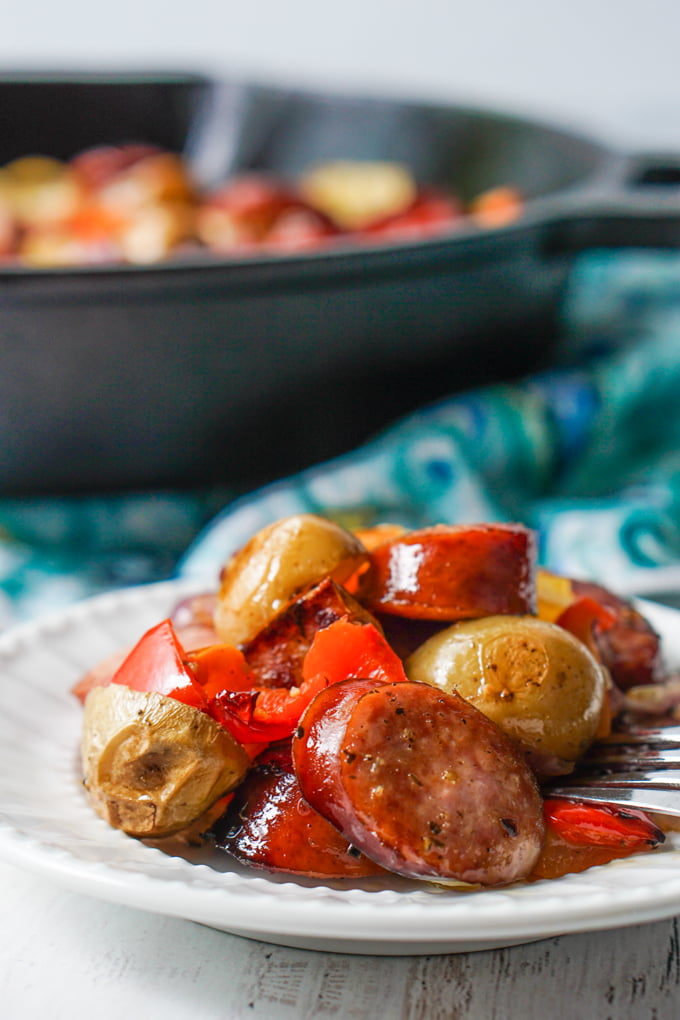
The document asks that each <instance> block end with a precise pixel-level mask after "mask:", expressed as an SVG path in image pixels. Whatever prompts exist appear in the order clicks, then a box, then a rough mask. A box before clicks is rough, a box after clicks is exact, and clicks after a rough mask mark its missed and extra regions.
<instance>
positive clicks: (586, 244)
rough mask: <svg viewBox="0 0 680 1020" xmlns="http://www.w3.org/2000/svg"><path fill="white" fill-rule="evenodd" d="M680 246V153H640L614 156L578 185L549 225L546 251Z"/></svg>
mask: <svg viewBox="0 0 680 1020" xmlns="http://www.w3.org/2000/svg"><path fill="white" fill-rule="evenodd" d="M676 247H680V154H678V153H674V154H672V155H666V154H663V153H658V154H656V153H649V154H645V153H640V154H634V155H632V156H624V157H618V158H615V159H614V160H612V161H611V162H610V163H609V164H608V165H607V167H606V169H605V170H604V171H603V172H602V174H601V175H599V176H598V178H597V179H596V180H595V181H594V182H591V184H589V185H588V186H586V187H585V188H581V189H575V190H574V191H573V192H572V193H571V194H570V195H569V196H565V202H564V204H563V205H562V206H561V208H560V209H559V210H557V211H556V215H555V217H554V218H553V219H552V221H551V222H549V223H548V224H547V230H546V233H545V235H544V251H545V253H546V254H549V255H571V254H575V253H578V252H582V251H585V250H586V249H588V248H676Z"/></svg>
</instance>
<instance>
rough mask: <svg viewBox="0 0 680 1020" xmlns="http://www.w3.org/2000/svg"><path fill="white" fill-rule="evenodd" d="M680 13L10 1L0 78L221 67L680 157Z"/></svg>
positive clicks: (521, 3)
mask: <svg viewBox="0 0 680 1020" xmlns="http://www.w3.org/2000/svg"><path fill="white" fill-rule="evenodd" d="M679 61H680V3H679V2H678V0H646V2H645V3H640V0H569V2H564V0H560V2H556V0H514V2H512V3H510V2H507V0H468V2H466V3H462V2H461V0H448V2H447V0H408V2H405V0H188V2H187V0H182V2H180V0H115V3H114V2H110V3H97V2H92V0H56V2H55V0H27V2H23V3H22V2H21V0H0V70H2V69H4V70H15V69H25V68H30V69H43V68H49V69H53V68H59V69H62V68H68V69H74V68H75V69H79V70H81V69H82V70H88V69H97V70H106V69H108V68H111V69H114V70H115V69H122V68H132V69H135V70H140V69H141V70H144V69H160V68H163V69H179V70H207V71H209V72H212V73H214V72H217V73H222V74H226V75H228V76H234V75H236V76H246V77H255V78H258V79H261V80H262V79H264V80H274V81H284V82H287V83H297V84H306V83H310V84H316V85H318V84H323V85H331V86H342V87H344V88H346V87H350V88H352V89H358V90H359V91H365V92H371V93H387V94H390V93H392V94H397V95H401V96H419V97H425V98H443V99H445V100H455V101H458V100H460V101H465V102H472V103H473V104H475V105H483V106H494V107H500V108H501V109H503V110H506V111H511V112H518V113H525V114H532V115H538V116H539V117H540V118H541V119H546V118H547V119H552V120H555V121H557V122H559V123H561V124H563V125H565V126H576V127H579V128H581V129H583V130H585V131H587V133H589V134H595V135H597V136H599V137H600V138H602V140H605V141H609V142H612V143H614V144H621V145H622V146H624V147H630V148H640V149H641V148H656V149H661V148H664V149H666V150H669V151H677V150H678V149H679V148H680V70H679Z"/></svg>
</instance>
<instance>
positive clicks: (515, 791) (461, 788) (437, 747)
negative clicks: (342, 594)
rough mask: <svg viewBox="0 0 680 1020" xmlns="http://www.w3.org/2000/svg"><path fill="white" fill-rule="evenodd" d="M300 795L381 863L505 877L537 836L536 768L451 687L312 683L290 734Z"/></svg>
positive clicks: (466, 878)
mask: <svg viewBox="0 0 680 1020" xmlns="http://www.w3.org/2000/svg"><path fill="white" fill-rule="evenodd" d="M293 761H294V764H295V770H296V774H297V777H298V782H299V783H300V788H301V790H302V793H303V795H304V797H305V799H306V800H307V801H308V802H309V803H310V804H311V805H312V807H314V808H315V809H316V810H317V811H318V812H319V813H320V814H322V815H324V817H326V818H327V819H328V820H329V821H330V822H332V823H333V825H335V826H336V827H337V828H338V829H339V831H340V832H341V833H342V834H343V836H344V837H345V838H346V839H347V840H348V841H349V842H351V843H352V844H353V845H354V846H357V847H359V848H360V849H361V850H363V852H364V853H365V854H367V855H368V856H369V857H371V858H372V859H373V860H374V861H376V862H377V863H378V864H380V865H381V866H382V867H385V868H387V869H388V870H390V871H394V872H396V873H398V874H400V875H404V876H407V877H411V878H430V879H435V880H437V879H438V880H447V879H448V880H457V881H461V882H467V883H473V884H482V885H502V884H507V883H509V882H512V881H515V880H517V879H520V878H523V877H525V876H526V875H527V874H528V873H529V872H530V871H531V869H532V868H533V866H534V864H535V863H536V860H537V859H538V856H539V854H540V851H541V847H542V845H543V839H544V820H543V808H542V800H541V796H540V794H539V791H538V788H537V786H536V781H535V779H534V776H533V773H532V772H531V771H530V769H529V767H528V766H527V764H526V763H525V761H524V760H523V758H522V756H521V755H520V753H519V751H518V750H517V749H516V748H515V745H514V744H513V743H512V742H511V740H510V739H509V738H508V737H507V736H506V735H505V734H504V733H502V732H501V731H500V729H499V728H498V727H497V726H496V725H495V724H494V723H492V722H491V721H490V720H489V719H487V718H486V717H485V716H483V715H482V713H481V712H479V711H478V710H477V709H475V708H473V706H472V705H470V704H468V703H467V702H466V701H464V700H463V699H462V698H460V697H459V696H458V695H456V694H447V693H445V692H442V691H438V690H437V689H435V688H433V687H430V686H429V685H427V684H420V683H411V682H406V683H398V684H384V685H381V686H376V684H375V681H369V680H360V679H359V680H347V681H343V682H341V683H338V684H334V685H332V686H331V687H329V688H327V689H326V690H325V691H323V692H321V694H319V695H317V697H316V698H315V699H314V701H313V702H312V703H311V704H310V705H309V707H308V709H307V711H306V712H305V714H304V715H303V717H302V719H301V720H300V726H299V728H298V730H297V732H296V734H295V736H294V738H293Z"/></svg>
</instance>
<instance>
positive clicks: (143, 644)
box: [111, 620, 205, 708]
mask: <svg viewBox="0 0 680 1020" xmlns="http://www.w3.org/2000/svg"><path fill="white" fill-rule="evenodd" d="M185 660H186V653H185V651H184V649H183V648H182V646H181V644H180V642H179V640H178V638H177V635H176V633H175V629H174V627H173V625H172V623H171V622H170V620H163V621H161V623H158V624H156V626H155V627H152V628H151V629H150V630H148V631H147V632H146V634H144V635H143V637H141V638H140V640H139V641H138V642H137V644H136V645H135V646H134V648H133V649H132V651H131V652H130V653H129V655H128V656H127V658H125V659H124V661H123V662H122V664H121V665H120V666H119V667H118V669H117V670H116V672H115V673H114V675H113V678H112V680H111V683H114V684H123V685H124V686H125V687H129V688H130V689H131V690H133V691H154V692H155V693H157V694H163V695H165V697H167V698H175V700H176V701H182V702H184V704H185V705H191V706H192V707H194V708H204V707H205V699H204V698H203V697H202V693H201V689H200V687H199V686H198V685H197V684H196V683H195V680H194V674H193V672H192V670H191V669H190V668H189V666H188V665H187V663H186V661H185Z"/></svg>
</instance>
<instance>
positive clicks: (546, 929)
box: [0, 583, 680, 955]
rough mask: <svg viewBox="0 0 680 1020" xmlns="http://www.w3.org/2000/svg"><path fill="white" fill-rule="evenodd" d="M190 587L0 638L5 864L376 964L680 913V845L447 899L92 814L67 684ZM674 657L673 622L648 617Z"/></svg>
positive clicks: (652, 610) (0, 823)
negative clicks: (148, 834)
mask: <svg viewBox="0 0 680 1020" xmlns="http://www.w3.org/2000/svg"><path fill="white" fill-rule="evenodd" d="M188 590H189V587H188V586H187V585H186V584H182V585H180V584H176V583H167V584H161V585H153V586H150V587H147V588H136V589H131V590H127V591H123V592H119V593H116V594H113V595H106V596H103V597H99V598H96V599H93V600H91V601H89V602H85V603H81V604H79V605H77V606H73V607H71V608H69V609H67V610H65V611H64V612H62V613H60V614H58V615H56V616H52V617H50V618H47V619H45V620H43V621H40V622H38V623H35V624H28V625H24V626H22V627H19V628H16V629H15V630H13V631H12V632H10V633H7V634H5V635H4V636H2V637H0V856H2V857H3V858H4V859H6V860H7V861H9V862H11V863H14V864H17V865H19V866H21V867H23V868H28V869H30V870H33V871H35V872H39V873H41V874H42V875H45V876H48V877H51V878H53V879H54V880H55V881H58V882H61V883H63V884H64V885H66V886H68V887H70V888H71V889H75V890H78V891H80V892H83V893H89V894H91V895H93V896H97V897H99V898H101V899H104V900H109V901H111V902H114V903H119V904H125V905H128V906H131V907H137V908H140V909H143V910H150V911H155V912H157V913H161V914H169V915H173V916H176V917H181V918H186V919H188V920H192V921H197V922H200V923H202V924H206V925H210V926H212V927H214V928H219V929H222V930H224V931H228V932H232V933H234V934H238V935H245V936H248V937H251V938H255V939H260V940H263V941H266V942H274V943H278V944H281V945H289V946H297V947H302V948H307V949H323V950H332V951H336V952H350V953H369V954H383V955H401V954H430V953H449V952H466V951H470V950H478V949H490V948H497V947H500V946H509V945H514V944H517V943H521V942H529V941H532V940H536V939H540V938H544V937H548V936H554V935H558V934H562V933H566V932H575V931H590V930H595V929H602V928H614V927H617V926H621V925H627V924H634V923H639V922H644V921H652V920H658V919H660V918H664V917H670V916H673V915H674V914H676V913H678V912H680V837H678V836H671V837H670V838H669V839H668V840H667V842H666V844H665V845H664V847H663V848H661V849H660V850H657V851H655V852H654V853H649V854H644V855H640V856H636V857H633V858H628V859H627V860H624V861H616V862H612V863H611V864H608V865H606V866H605V867H600V868H592V869H590V870H589V871H587V872H584V873H583V874H580V875H569V876H567V877H565V878H562V879H558V880H556V881H551V882H538V883H536V884H533V885H526V886H524V885H519V886H516V887H513V888H510V889H503V890H490V891H484V892H454V891H451V890H442V889H438V888H436V887H434V886H432V885H427V884H418V883H407V882H401V881H399V880H395V882H394V883H393V884H390V885H389V887H386V886H384V885H380V884H379V883H377V882H376V881H366V882H364V883H361V884H358V885H352V886H347V885H345V884H343V883H340V882H335V883H331V884H326V885H324V884H321V883H319V882H316V881H299V880H292V879H284V878H281V877H276V876H270V875H267V874H266V873H265V872H257V871H255V870H249V869H247V868H245V867H240V866H238V865H236V864H232V863H231V862H230V860H229V859H228V858H227V857H226V855H218V854H217V853H213V852H212V851H211V852H210V853H207V854H206V852H205V851H202V852H198V853H197V854H196V856H195V857H194V858H193V859H191V858H190V857H189V858H185V857H182V856H172V855H170V854H168V853H165V852H162V851H161V850H158V849H156V848H152V847H149V846H146V845H144V844H143V843H141V842H139V841H138V840H135V839H130V838H129V837H127V836H124V835H123V834H122V833H120V832H117V831H115V830H113V829H111V828H109V826H108V825H106V823H105V822H103V821H101V820H100V819H99V818H98V817H96V816H95V814H94V812H93V811H92V810H91V809H90V807H89V806H88V804H87V802H86V799H85V796H84V791H83V788H82V785H81V782H80V774H79V766H78V751H77V748H78V742H79V730H80V715H81V709H80V706H79V705H78V703H77V702H76V700H75V698H73V696H72V695H70V694H69V688H70V686H71V684H72V683H73V682H74V681H75V680H76V679H77V677H78V676H79V675H80V674H81V673H82V672H83V671H84V670H85V669H86V668H88V667H89V666H90V665H92V664H93V663H95V662H96V661H97V660H98V659H100V658H102V657H103V656H104V655H107V654H108V653H110V652H113V651H115V650H117V649H118V648H120V647H121V646H123V645H126V644H129V643H131V642H133V641H135V640H136V639H137V638H138V637H139V636H140V635H141V634H142V633H143V631H144V630H145V629H146V628H147V627H149V626H151V625H152V624H153V623H155V622H157V621H158V620H160V619H162V618H163V616H165V615H166V614H167V613H168V611H169V610H170V608H171V606H172V605H173V604H174V602H175V601H176V600H177V599H178V598H179V597H180V596H181V595H183V594H185V593H186V592H187V591H188ZM648 612H649V615H650V616H651V617H652V618H653V622H654V623H655V625H656V626H657V628H658V629H659V630H660V631H661V633H662V635H663V637H664V640H665V642H666V648H667V651H668V657H669V660H670V661H671V662H673V663H680V626H678V623H679V622H680V613H678V612H677V611H675V610H670V609H665V608H662V607H655V606H651V607H648Z"/></svg>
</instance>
